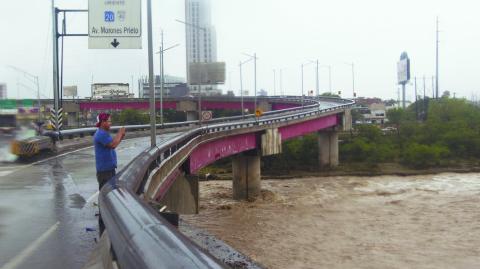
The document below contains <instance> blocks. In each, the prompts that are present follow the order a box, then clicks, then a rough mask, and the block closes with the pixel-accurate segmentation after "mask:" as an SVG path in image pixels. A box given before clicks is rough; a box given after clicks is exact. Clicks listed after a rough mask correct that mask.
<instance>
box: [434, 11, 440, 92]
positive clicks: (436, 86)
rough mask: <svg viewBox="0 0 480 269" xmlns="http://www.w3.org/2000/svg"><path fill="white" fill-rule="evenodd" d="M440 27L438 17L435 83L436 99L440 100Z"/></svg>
mask: <svg viewBox="0 0 480 269" xmlns="http://www.w3.org/2000/svg"><path fill="white" fill-rule="evenodd" d="M438 26H439V21H438V17H437V41H436V48H437V49H436V76H435V79H436V81H435V82H436V83H435V92H436V98H437V99H438V62H439V59H438V49H439V43H440V41H439V29H438Z"/></svg>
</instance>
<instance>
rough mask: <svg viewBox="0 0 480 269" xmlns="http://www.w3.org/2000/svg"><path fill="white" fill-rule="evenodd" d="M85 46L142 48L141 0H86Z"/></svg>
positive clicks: (97, 47)
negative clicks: (86, 27)
mask: <svg viewBox="0 0 480 269" xmlns="http://www.w3.org/2000/svg"><path fill="white" fill-rule="evenodd" d="M88 37H89V38H88V48H90V49H141V48H142V1H141V0H89V1H88Z"/></svg>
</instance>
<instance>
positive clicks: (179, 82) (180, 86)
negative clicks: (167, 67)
mask: <svg viewBox="0 0 480 269" xmlns="http://www.w3.org/2000/svg"><path fill="white" fill-rule="evenodd" d="M160 83H161V81H160V76H155V99H157V101H158V100H160V97H161V84H160ZM138 87H139V89H140V92H139V96H140V98H150V85H149V84H148V76H146V77H143V78H141V79H140V80H139V81H138ZM186 95H188V88H187V83H185V79H184V78H180V77H174V76H169V75H165V84H164V85H163V97H165V98H167V97H182V96H186Z"/></svg>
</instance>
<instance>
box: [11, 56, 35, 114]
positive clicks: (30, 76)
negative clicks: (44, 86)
mask: <svg viewBox="0 0 480 269" xmlns="http://www.w3.org/2000/svg"><path fill="white" fill-rule="evenodd" d="M7 67H8V68H10V69H12V70H15V71H17V72H19V73H22V74H23V76H25V77H27V78H28V79H29V80H30V82H32V83H34V84H35V86H36V87H37V103H38V121H41V120H42V114H41V101H40V99H41V96H40V83H39V81H38V76H35V75H32V74H30V73H28V72H27V71H25V70H22V69H20V68H17V67H15V66H12V65H8V66H7Z"/></svg>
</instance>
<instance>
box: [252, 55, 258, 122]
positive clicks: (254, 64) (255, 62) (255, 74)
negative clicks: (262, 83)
mask: <svg viewBox="0 0 480 269" xmlns="http://www.w3.org/2000/svg"><path fill="white" fill-rule="evenodd" d="M253 72H254V85H255V87H254V91H255V113H257V112H256V111H257V53H254V54H253Z"/></svg>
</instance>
